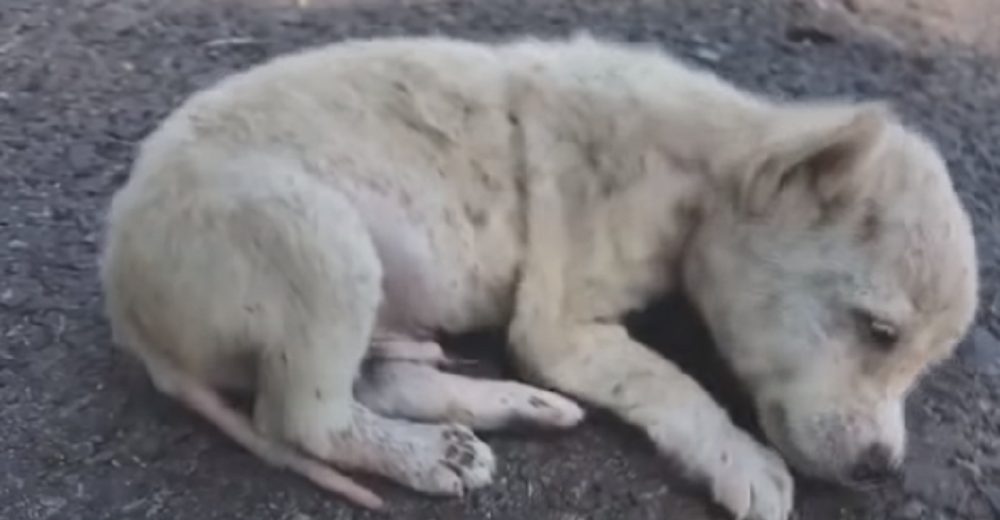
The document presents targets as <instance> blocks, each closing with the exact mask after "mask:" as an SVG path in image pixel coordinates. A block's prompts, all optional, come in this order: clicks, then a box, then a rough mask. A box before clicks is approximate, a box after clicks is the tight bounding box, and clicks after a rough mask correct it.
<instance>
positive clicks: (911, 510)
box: [896, 498, 927, 520]
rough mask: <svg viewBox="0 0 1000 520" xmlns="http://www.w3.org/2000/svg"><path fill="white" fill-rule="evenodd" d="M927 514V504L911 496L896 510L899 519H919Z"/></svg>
mask: <svg viewBox="0 0 1000 520" xmlns="http://www.w3.org/2000/svg"><path fill="white" fill-rule="evenodd" d="M926 514H927V506H925V505H924V503H923V502H921V501H920V500H919V499H916V498H911V499H909V500H907V501H906V503H905V504H903V505H902V507H900V508H899V509H898V510H897V511H896V518H898V519H899V520H920V519H921V518H923V517H924V515H926Z"/></svg>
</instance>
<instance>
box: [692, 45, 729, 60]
mask: <svg viewBox="0 0 1000 520" xmlns="http://www.w3.org/2000/svg"><path fill="white" fill-rule="evenodd" d="M692 54H693V55H694V57H695V58H697V59H698V60H701V61H704V62H707V63H716V62H718V61H719V60H721V59H722V55H721V54H720V53H719V52H718V51H716V50H713V49H710V48H708V47H697V48H696V49H695V50H694V51H693V52H692Z"/></svg>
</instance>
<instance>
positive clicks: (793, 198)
mask: <svg viewBox="0 0 1000 520" xmlns="http://www.w3.org/2000/svg"><path fill="white" fill-rule="evenodd" d="M763 127H764V128H763V129H761V130H760V131H759V132H757V133H756V134H755V135H747V136H746V139H744V140H743V142H742V143H740V144H739V145H735V146H738V147H742V148H743V149H744V150H745V151H744V152H741V155H740V156H739V157H734V158H733V159H734V160H732V161H731V162H730V164H732V165H735V166H731V167H730V171H729V172H728V174H727V176H726V178H728V179H731V180H732V182H731V183H730V184H729V185H728V186H727V189H722V190H720V191H722V192H724V193H723V194H722V195H720V197H719V198H718V199H716V200H715V202H716V204H714V206H713V207H712V208H711V209H710V211H708V212H707V216H706V219H705V221H704V223H703V225H702V228H701V229H700V231H699V232H698V233H697V234H696V236H695V238H694V240H693V245H692V249H691V251H690V255H689V256H688V257H687V260H686V262H685V284H686V286H687V289H688V292H689V293H690V295H691V297H692V298H693V299H694V300H695V302H696V304H697V305H698V307H699V308H700V309H701V312H702V313H703V314H704V317H705V319H706V321H707V322H708V324H709V327H710V328H711V330H712V333H713V335H714V336H715V338H716V340H717V342H718V343H719V345H720V348H721V349H722V353H723V355H724V356H725V357H726V358H727V360H728V361H729V362H730V363H731V364H732V366H733V368H734V371H735V372H736V373H737V375H738V376H739V377H740V378H741V379H742V380H743V381H744V382H745V384H746V385H747V387H748V388H749V389H750V390H751V391H752V393H753V399H754V401H755V403H756V407H757V412H758V415H759V417H760V419H761V423H762V425H763V427H764V430H765V433H766V435H767V436H768V437H769V440H770V441H771V442H772V443H773V444H774V445H775V446H776V447H777V448H778V450H779V451H781V452H782V453H783V455H784V456H785V457H786V459H787V460H788V462H789V463H790V464H791V465H792V466H793V467H794V468H796V469H798V470H799V471H800V472H802V473H805V474H809V475H812V476H815V477H819V478H824V479H828V480H834V481H840V482H845V483H849V482H856V483H864V482H866V481H870V480H874V479H878V478H880V477H882V476H885V475H887V474H889V473H891V472H893V471H894V470H896V469H898V467H899V465H900V464H901V461H902V459H903V455H904V451H905V441H906V434H905V425H904V419H903V402H904V399H905V397H906V395H907V393H908V392H909V391H910V390H911V389H912V388H913V386H914V384H915V383H916V381H917V380H918V378H919V376H920V375H921V374H922V373H924V372H925V371H926V369H927V368H928V367H930V366H932V365H933V364H934V363H936V362H938V361H940V360H942V359H943V358H945V357H947V356H948V355H949V354H950V353H951V352H952V350H953V349H954V347H955V345H956V344H957V342H958V340H959V339H960V338H961V337H962V336H963V335H964V334H965V332H966V330H967V328H968V327H969V326H970V323H971V321H972V320H973V317H974V313H975V307H976V305H977V291H978V287H977V284H978V278H977V266H976V253H975V245H974V241H973V236H972V230H971V225H970V222H969V219H968V216H967V214H966V212H965V211H964V209H963V207H962V205H961V204H960V201H959V199H958V197H957V195H956V193H955V191H954V189H953V186H952V184H951V180H950V178H949V176H948V173H947V171H946V166H945V164H944V161H943V160H942V158H941V157H940V155H939V154H938V153H937V151H936V150H935V149H934V147H933V146H932V145H931V144H930V143H929V142H928V141H926V140H925V139H923V138H922V137H921V136H919V135H917V134H916V133H914V132H913V131H911V130H909V129H907V128H905V127H904V126H903V125H902V124H901V123H899V122H898V121H897V120H896V118H895V117H894V116H893V114H892V113H891V111H890V110H889V109H888V108H886V107H885V106H883V105H881V104H846V103H845V104H827V105H814V104H799V105H791V106H788V107H786V108H782V109H779V110H778V114H777V115H776V116H775V117H774V118H773V119H769V122H768V123H767V124H765V125H763ZM735 146H734V147H735Z"/></svg>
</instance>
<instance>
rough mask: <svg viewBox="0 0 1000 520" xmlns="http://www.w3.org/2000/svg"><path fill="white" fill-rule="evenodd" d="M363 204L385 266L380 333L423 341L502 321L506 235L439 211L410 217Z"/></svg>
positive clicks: (506, 301) (507, 293)
mask: <svg viewBox="0 0 1000 520" xmlns="http://www.w3.org/2000/svg"><path fill="white" fill-rule="evenodd" d="M361 200H363V201H364V202H363V208H362V213H363V214H364V215H365V218H366V222H367V224H368V229H369V232H370V233H371V237H372V240H373V242H374V243H375V248H376V250H377V252H378V255H379V259H380V260H381V262H382V270H383V291H384V296H383V298H384V299H383V302H382V306H381V308H380V314H379V321H378V328H379V330H380V331H384V332H392V333H395V334H401V335H405V336H409V337H412V338H418V339H420V338H430V337H431V336H432V335H433V334H434V333H435V332H437V331H442V330H444V331H448V332H462V331H467V330H470V329H474V328H479V327H485V326H495V325H499V324H501V323H502V322H503V321H504V320H505V319H507V317H508V315H509V309H510V305H511V303H512V296H511V295H512V288H513V281H514V277H515V276H514V275H515V272H516V270H515V267H516V266H515V261H514V255H513V254H512V253H511V251H510V250H511V249H512V248H513V244H507V243H506V242H505V241H506V240H508V238H507V234H506V233H504V232H503V230H492V231H490V230H486V231H483V230H481V229H474V228H473V226H471V225H469V224H468V223H466V222H463V221H460V220H455V219H454V218H435V217H434V215H437V214H444V213H446V212H442V211H432V212H426V213H424V214H418V215H417V217H416V218H415V217H414V214H413V211H412V208H411V210H410V211H404V210H403V209H402V208H400V207H398V206H396V205H395V204H393V203H392V202H390V201H389V200H388V199H387V198H385V197H382V196H377V197H362V198H361ZM496 250H505V251H506V254H496V253H494V251H496Z"/></svg>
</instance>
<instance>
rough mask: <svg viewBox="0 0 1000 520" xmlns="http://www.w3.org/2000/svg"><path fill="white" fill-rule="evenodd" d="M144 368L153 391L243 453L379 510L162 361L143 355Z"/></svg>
mask: <svg viewBox="0 0 1000 520" xmlns="http://www.w3.org/2000/svg"><path fill="white" fill-rule="evenodd" d="M143 357H144V358H145V362H146V366H147V369H148V370H149V373H150V376H151V377H152V379H153V383H154V384H155V385H156V388H157V389H158V390H160V391H161V392H163V393H164V394H167V395H169V396H171V397H173V398H175V399H177V400H178V401H180V402H182V403H183V404H184V405H186V406H187V407H189V408H190V409H191V410H193V411H194V412H196V413H197V414H199V415H201V416H202V417H204V418H205V419H206V420H208V421H209V422H210V423H212V424H214V425H215V426H216V427H217V428H219V429H220V430H222V432H223V433H224V434H226V435H227V436H229V437H230V438H231V439H233V440H234V441H236V443H237V444H239V445H240V446H242V447H243V448H244V449H246V450H247V451H249V452H251V453H253V454H254V455H256V456H258V457H260V458H261V459H263V460H264V461H265V462H267V463H268V464H271V465H272V466H275V467H278V468H287V469H290V470H292V471H294V472H296V473H298V474H300V475H302V476H304V477H306V478H307V479H309V480H310V481H312V482H313V483H314V484H316V485H318V486H319V487H321V488H323V489H326V490H328V491H331V492H333V493H335V494H337V495H340V496H342V497H344V498H346V499H347V500H349V501H351V502H354V503H355V504H357V505H359V506H362V507H366V508H369V509H382V507H383V506H384V503H383V501H382V499H381V498H379V497H378V495H376V494H374V493H372V492H371V491H369V490H368V489H366V488H365V487H363V486H361V485H360V484H358V483H356V482H354V481H353V480H351V479H350V478H349V477H347V476H345V475H343V474H341V473H339V472H337V471H335V470H334V469H333V468H331V467H330V466H327V465H326V464H323V463H322V462H320V461H317V460H315V459H311V458H309V457H306V456H305V455H302V454H301V453H299V452H297V451H295V450H294V449H292V448H291V447H289V446H286V445H283V444H279V443H277V442H275V441H273V440H271V439H268V438H267V437H264V436H263V435H261V434H260V433H259V432H258V431H257V429H256V428H254V426H253V424H252V423H251V421H250V420H249V418H248V417H247V416H246V415H244V414H242V413H240V412H239V411H238V410H236V409H235V408H233V407H232V406H231V405H230V404H229V403H227V402H226V401H225V400H224V399H223V398H222V396H221V395H219V393H218V392H217V391H216V390H215V389H213V388H211V387H209V386H208V385H206V384H205V383H204V382H202V381H200V380H198V379H197V378H196V377H193V376H191V375H190V374H188V373H186V372H184V371H183V370H181V369H180V368H178V367H176V366H175V365H174V364H173V363H171V362H170V361H168V360H165V359H157V356H155V355H146V356H143Z"/></svg>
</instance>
